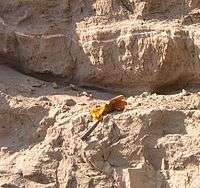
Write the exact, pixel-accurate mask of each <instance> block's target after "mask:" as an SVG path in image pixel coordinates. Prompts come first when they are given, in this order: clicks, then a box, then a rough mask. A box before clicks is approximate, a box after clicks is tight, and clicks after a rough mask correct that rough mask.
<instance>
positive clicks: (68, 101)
mask: <svg viewBox="0 0 200 188" xmlns="http://www.w3.org/2000/svg"><path fill="white" fill-rule="evenodd" d="M64 105H67V106H75V105H76V101H75V100H73V99H66V100H64Z"/></svg>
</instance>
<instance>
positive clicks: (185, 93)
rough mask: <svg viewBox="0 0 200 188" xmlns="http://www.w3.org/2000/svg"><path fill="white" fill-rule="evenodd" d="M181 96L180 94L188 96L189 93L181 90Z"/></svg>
mask: <svg viewBox="0 0 200 188" xmlns="http://www.w3.org/2000/svg"><path fill="white" fill-rule="evenodd" d="M181 94H182V96H188V95H190V93H189V92H187V91H186V90H185V89H182V92H181Z"/></svg>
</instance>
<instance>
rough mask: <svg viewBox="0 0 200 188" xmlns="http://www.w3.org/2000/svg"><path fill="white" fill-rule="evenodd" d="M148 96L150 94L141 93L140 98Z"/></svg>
mask: <svg viewBox="0 0 200 188" xmlns="http://www.w3.org/2000/svg"><path fill="white" fill-rule="evenodd" d="M148 95H150V93H148V92H143V93H142V94H141V97H147V96H148Z"/></svg>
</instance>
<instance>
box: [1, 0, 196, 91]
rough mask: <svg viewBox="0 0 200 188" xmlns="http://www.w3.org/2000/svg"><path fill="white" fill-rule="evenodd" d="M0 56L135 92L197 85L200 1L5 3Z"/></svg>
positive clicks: (36, 69) (85, 81) (69, 77)
mask: <svg viewBox="0 0 200 188" xmlns="http://www.w3.org/2000/svg"><path fill="white" fill-rule="evenodd" d="M0 6H1V7H2V8H1V13H0V14H1V39H2V43H1V48H0V53H1V59H2V61H1V62H2V63H8V64H12V65H16V66H17V67H18V68H22V69H23V70H26V71H27V72H30V73H44V74H46V73H52V74H54V75H58V76H61V77H65V79H66V80H70V81H73V82H77V83H79V84H83V85H96V86H103V87H107V86H108V87H109V86H112V87H113V88H114V87H118V88H123V87H129V89H131V88H132V89H135V88H137V90H144V88H145V89H149V90H156V89H157V88H159V87H162V86H166V85H171V84H172V85H173V84H177V83H178V84H182V83H186V82H187V83H199V72H200V71H199V64H200V62H199V55H200V54H199V34H198V33H199V27H198V22H199V16H198V15H199V13H198V8H199V3H198V1H185V2H183V1H182V0H180V1H128V0H118V1H113V0H96V1H70V0H69V1H67V0H65V1H64V0H62V1H61V0H60V1H45V0H42V1H20V0H15V1H6V2H1V5H0Z"/></svg>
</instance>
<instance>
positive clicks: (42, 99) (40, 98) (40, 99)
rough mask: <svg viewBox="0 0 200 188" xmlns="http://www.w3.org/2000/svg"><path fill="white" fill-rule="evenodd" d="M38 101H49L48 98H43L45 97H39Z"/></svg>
mask: <svg viewBox="0 0 200 188" xmlns="http://www.w3.org/2000/svg"><path fill="white" fill-rule="evenodd" d="M38 100H39V101H49V98H48V97H45V96H41V97H39V98H38Z"/></svg>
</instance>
